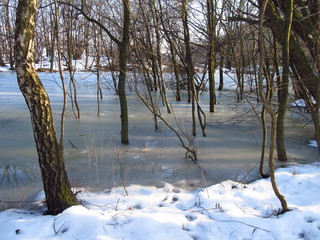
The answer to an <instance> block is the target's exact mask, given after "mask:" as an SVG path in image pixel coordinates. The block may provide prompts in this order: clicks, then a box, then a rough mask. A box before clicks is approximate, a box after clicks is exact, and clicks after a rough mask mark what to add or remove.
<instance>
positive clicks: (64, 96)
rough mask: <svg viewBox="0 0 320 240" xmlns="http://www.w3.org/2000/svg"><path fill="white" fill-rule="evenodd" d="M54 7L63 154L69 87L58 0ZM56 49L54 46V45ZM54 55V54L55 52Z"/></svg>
mask: <svg viewBox="0 0 320 240" xmlns="http://www.w3.org/2000/svg"><path fill="white" fill-rule="evenodd" d="M54 7H55V14H54V17H55V20H54V33H55V36H54V37H53V38H54V39H55V41H54V42H55V43H56V44H57V52H58V68H59V75H60V79H61V85H62V91H63V105H62V111H61V120H60V128H61V129H60V147H61V152H62V154H63V150H64V127H65V124H64V123H65V113H66V108H67V99H68V98H67V87H66V83H65V79H64V75H63V66H62V54H61V45H60V39H59V21H58V20H59V7H58V3H57V0H55V1H54ZM53 49H54V46H53ZM53 55H54V54H53Z"/></svg>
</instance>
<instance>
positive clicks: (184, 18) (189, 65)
mask: <svg viewBox="0 0 320 240" xmlns="http://www.w3.org/2000/svg"><path fill="white" fill-rule="evenodd" d="M182 22H183V35H184V43H185V45H186V67H187V76H188V89H190V91H189V90H188V92H190V95H191V96H190V97H191V98H190V100H191V104H192V110H191V113H192V135H193V136H196V135H197V127H196V113H195V110H196V104H195V103H196V99H195V98H196V89H195V84H194V79H193V78H194V66H193V61H192V53H191V46H190V34H189V27H188V16H187V1H186V0H182ZM188 98H189V97H188Z"/></svg>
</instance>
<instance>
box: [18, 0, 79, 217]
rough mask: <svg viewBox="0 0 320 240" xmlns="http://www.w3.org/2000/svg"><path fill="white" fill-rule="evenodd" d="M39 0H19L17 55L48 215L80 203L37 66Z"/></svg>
mask: <svg viewBox="0 0 320 240" xmlns="http://www.w3.org/2000/svg"><path fill="white" fill-rule="evenodd" d="M36 11H37V0H20V1H19V4H18V8H17V20H16V32H15V41H16V42H15V48H14V50H15V57H16V69H17V76H18V84H19V87H20V90H21V92H22V94H23V96H24V98H25V101H26V103H27V105H28V108H29V111H30V115H31V123H32V127H33V131H34V139H35V142H36V147H37V152H38V157H39V165H40V169H41V175H42V180H43V187H44V192H45V195H46V202H47V208H48V211H47V213H48V214H58V213H60V212H62V211H63V210H65V209H66V208H68V207H70V206H72V205H75V204H78V202H77V200H76V198H75V196H74V195H73V193H72V191H71V188H70V184H69V180H68V177H67V173H66V170H65V165H64V160H63V154H62V151H61V148H60V145H59V143H58V140H57V136H56V131H55V128H54V124H53V118H52V112H51V106H50V101H49V98H48V95H47V93H46V91H45V89H44V87H43V85H42V83H41V81H40V79H39V77H38V75H37V73H36V72H35V69H34V59H33V38H34V28H35V15H36Z"/></svg>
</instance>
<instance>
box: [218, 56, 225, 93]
mask: <svg viewBox="0 0 320 240" xmlns="http://www.w3.org/2000/svg"><path fill="white" fill-rule="evenodd" d="M223 62H224V57H223V56H221V58H220V62H219V88H218V90H219V91H221V90H222V89H223Z"/></svg>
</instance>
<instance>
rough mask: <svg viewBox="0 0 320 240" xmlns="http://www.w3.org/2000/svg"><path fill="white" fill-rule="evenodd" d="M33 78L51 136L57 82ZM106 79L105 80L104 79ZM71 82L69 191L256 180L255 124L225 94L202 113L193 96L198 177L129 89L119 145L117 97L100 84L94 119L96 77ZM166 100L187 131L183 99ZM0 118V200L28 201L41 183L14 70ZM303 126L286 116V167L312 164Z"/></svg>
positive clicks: (0, 86)
mask: <svg viewBox="0 0 320 240" xmlns="http://www.w3.org/2000/svg"><path fill="white" fill-rule="evenodd" d="M39 76H40V78H41V80H42V82H43V83H44V85H45V87H46V90H47V92H48V94H49V97H50V100H51V104H52V108H53V112H54V118H55V123H56V128H57V133H58V135H59V121H60V113H61V104H62V97H61V95H62V91H61V89H60V88H59V87H58V86H57V84H56V83H55V82H54V79H57V81H58V80H59V76H58V74H51V73H39ZM106 78H107V79H108V78H109V80H110V75H108V74H107V75H106ZM76 79H77V83H78V94H79V96H78V101H79V105H80V109H81V119H80V120H77V119H75V118H73V115H72V111H71V103H70V101H69V100H68V112H67V117H66V131H65V161H66V166H67V171H68V176H69V179H70V182H71V184H72V186H74V187H85V188H89V189H92V190H101V189H107V188H111V187H114V186H122V185H123V184H126V185H131V184H141V185H155V186H161V184H162V183H163V182H169V183H172V184H174V185H176V186H179V187H183V188H188V189H192V188H196V187H204V186H205V185H212V184H214V183H217V182H220V181H222V180H227V179H233V180H241V179H242V178H243V177H244V176H245V175H246V174H247V173H248V172H249V174H248V176H246V178H245V181H250V180H253V179H255V178H256V177H257V176H258V173H257V172H258V165H257V164H258V162H259V159H260V148H261V132H262V130H261V129H260V128H261V127H260V123H259V121H258V119H257V118H256V116H255V114H254V112H253V111H250V112H248V111H249V110H250V109H251V107H250V105H249V104H248V103H246V102H243V103H237V102H236V98H235V94H234V93H233V92H232V91H230V90H225V91H222V92H217V94H218V95H217V98H218V105H217V112H216V113H208V105H207V102H208V94H207V93H203V94H202V96H201V105H202V107H203V109H204V110H205V111H206V113H207V118H208V125H207V134H208V137H206V138H203V137H202V136H201V132H200V127H199V128H198V131H199V134H198V136H197V138H196V139H195V141H196V143H197V145H198V154H199V161H198V162H199V166H200V167H201V168H202V169H203V173H202V172H201V171H200V168H199V167H198V166H197V165H195V164H194V163H193V162H192V161H191V160H188V159H184V154H185V152H184V150H183V149H182V148H181V147H180V146H179V142H178V140H177V138H176V136H175V135H174V134H173V133H172V132H171V131H170V130H169V129H167V127H166V126H165V125H164V124H163V123H161V122H160V131H158V132H155V131H154V128H153V119H152V115H151V113H150V112H148V110H147V109H146V107H145V106H144V105H143V104H142V102H141V101H140V100H139V99H138V98H137V97H136V95H135V93H134V92H130V91H128V105H129V106H128V109H129V121H130V126H129V129H130V131H129V135H130V136H129V140H130V145H129V146H121V144H119V142H120V136H119V132H120V117H119V115H120V113H119V100H118V96H116V95H115V94H114V92H113V91H112V90H110V89H107V88H106V87H105V86H104V87H103V96H104V99H103V100H102V103H101V104H102V105H101V115H100V116H97V115H96V112H97V103H96V86H95V81H96V76H95V75H90V73H78V74H76ZM169 97H170V99H171V102H172V104H173V107H174V109H175V112H176V114H177V116H178V117H179V120H180V121H181V123H183V125H185V128H186V129H188V128H189V124H190V115H191V113H190V109H191V107H190V106H189V105H188V104H187V103H186V102H185V101H182V102H181V103H176V102H175V101H174V96H173V94H172V93H169ZM0 112H1V115H0V136H1V137H0V201H1V200H4V201H18V200H30V199H32V197H33V196H34V195H35V194H36V193H37V192H39V191H40V190H41V189H42V185H41V179H40V175H39V167H38V161H37V153H36V150H35V144H34V141H33V135H32V134H33V133H32V128H31V123H30V117H29V112H28V109H27V107H26V105H25V102H24V99H23V97H22V95H21V93H20V91H19V89H18V86H17V82H16V74H15V72H1V73H0ZM164 112H165V111H164ZM246 112H248V113H247V114H244V113H246ZM169 119H170V117H169ZM170 121H172V120H170ZM306 123H307V120H306V119H305V118H303V117H299V114H296V113H292V112H289V113H288V119H287V138H286V140H287V142H286V143H287V151H288V156H289V158H290V160H291V162H314V161H316V160H317V152H316V151H315V150H314V149H312V148H310V147H308V145H307V141H308V140H310V139H312V135H313V127H312V124H311V123H310V124H306ZM204 179H205V181H204Z"/></svg>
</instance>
